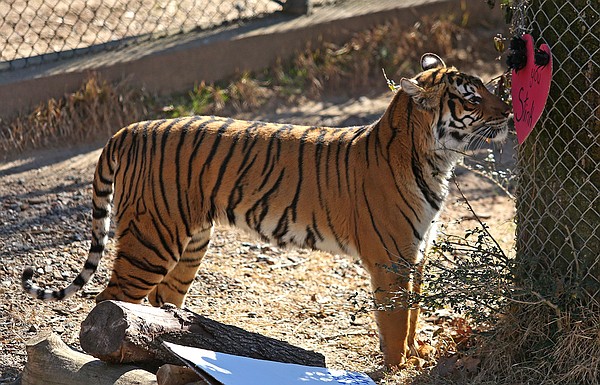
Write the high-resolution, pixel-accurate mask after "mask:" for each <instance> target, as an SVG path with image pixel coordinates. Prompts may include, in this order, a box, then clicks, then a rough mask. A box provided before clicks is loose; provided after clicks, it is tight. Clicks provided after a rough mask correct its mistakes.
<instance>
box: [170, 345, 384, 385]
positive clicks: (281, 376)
mask: <svg viewBox="0 0 600 385" xmlns="http://www.w3.org/2000/svg"><path fill="white" fill-rule="evenodd" d="M164 345H165V346H166V347H167V348H168V349H169V350H170V351H172V352H173V353H174V354H176V355H177V356H179V357H180V358H181V359H182V361H183V362H185V363H186V364H187V365H188V366H189V367H191V368H192V369H194V370H195V371H196V372H197V373H198V374H200V375H201V376H202V377H204V378H205V377H206V375H208V376H209V377H211V378H213V379H214V380H216V381H218V382H220V383H221V384H223V385H257V384H260V385H295V384H302V385H325V384H327V385H337V384H343V385H375V382H373V380H371V378H370V377H369V376H367V375H366V374H364V373H360V372H350V371H346V370H334V369H327V368H320V367H316V366H302V365H296V364H284V363H281V362H274V361H265V360H257V359H254V358H246V357H240V356H234V355H231V354H225V353H218V352H213V351H210V350H204V349H199V348H192V347H189V346H182V345H177V344H172V343H169V342H164Z"/></svg>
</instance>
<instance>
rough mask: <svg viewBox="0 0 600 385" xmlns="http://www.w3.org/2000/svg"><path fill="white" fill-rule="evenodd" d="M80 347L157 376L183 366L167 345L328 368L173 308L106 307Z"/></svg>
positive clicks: (316, 358)
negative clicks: (163, 367) (157, 372)
mask: <svg viewBox="0 0 600 385" xmlns="http://www.w3.org/2000/svg"><path fill="white" fill-rule="evenodd" d="M79 340H80V344H81V347H82V348H83V350H85V351H86V352H87V353H89V354H91V355H92V356H94V357H97V358H100V359H101V360H103V361H106V362H112V363H136V364H138V365H142V366H144V367H146V368H152V370H156V369H157V368H158V367H159V366H161V365H162V364H165V363H169V364H175V365H178V364H181V361H180V360H179V359H178V358H177V357H176V356H174V355H173V354H172V353H171V352H169V351H168V350H167V349H165V348H164V347H163V346H162V342H163V341H167V342H172V343H175V344H179V345H185V346H191V347H196V348H202V349H207V350H212V351H217V352H222V353H228V354H234V355H238V356H243V357H250V358H257V359H263V360H270V361H278V362H284V363H294V364H300V365H309V366H320V367H325V357H324V356H323V355H322V354H319V353H315V352H312V351H308V350H304V349H302V348H299V347H296V346H293V345H290V344H289V343H287V342H284V341H280V340H277V339H274V338H269V337H265V336H263V335H260V334H257V333H252V332H248V331H246V330H244V329H241V328H239V327H236V326H231V325H225V324H222V323H220V322H217V321H214V320H211V319H209V318H206V317H204V316H202V315H199V314H196V313H194V312H192V311H190V310H187V309H179V308H176V307H174V306H164V307H162V308H155V307H150V306H144V305H137V304H131V303H127V302H120V301H105V302H101V303H99V304H98V305H96V307H95V308H94V309H92V311H91V312H90V313H89V314H88V316H87V318H86V319H85V320H84V321H83V322H82V324H81V331H80V334H79Z"/></svg>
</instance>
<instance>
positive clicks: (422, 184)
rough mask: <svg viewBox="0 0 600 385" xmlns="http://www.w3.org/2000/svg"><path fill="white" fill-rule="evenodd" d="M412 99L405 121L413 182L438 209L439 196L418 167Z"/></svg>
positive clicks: (432, 205) (435, 208)
mask: <svg viewBox="0 0 600 385" xmlns="http://www.w3.org/2000/svg"><path fill="white" fill-rule="evenodd" d="M412 104H413V102H412V100H411V99H409V100H408V105H407V112H406V115H407V123H406V126H407V127H408V128H409V129H410V130H411V139H412V151H411V159H410V161H411V168H412V172H413V175H414V177H415V182H416V183H417V186H418V187H419V189H420V190H421V193H422V194H423V197H424V198H425V200H426V201H427V202H428V203H429V205H430V206H431V207H432V208H433V209H434V210H436V211H439V209H440V201H441V198H439V197H438V196H437V195H436V194H435V192H433V191H431V189H430V188H429V186H428V185H427V182H426V181H425V179H424V177H423V171H422V170H421V167H420V163H421V162H420V161H419V155H418V154H417V150H416V147H415V128H414V126H413V124H412V121H411V117H412V108H413V107H412Z"/></svg>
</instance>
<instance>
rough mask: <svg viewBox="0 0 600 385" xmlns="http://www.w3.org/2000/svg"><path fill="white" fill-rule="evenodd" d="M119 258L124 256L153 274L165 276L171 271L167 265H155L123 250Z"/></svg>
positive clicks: (129, 261)
mask: <svg viewBox="0 0 600 385" xmlns="http://www.w3.org/2000/svg"><path fill="white" fill-rule="evenodd" d="M117 258H123V259H124V260H125V261H127V262H128V263H129V264H131V265H132V266H134V267H137V268H138V269H140V270H143V271H145V272H148V273H151V274H156V275H161V276H163V277H164V276H165V275H167V273H168V272H169V271H168V270H167V269H166V268H165V267H163V266H161V265H154V264H152V263H150V262H148V261H147V260H146V259H145V258H135V257H132V256H130V255H129V254H126V253H124V252H123V251H119V253H118V255H117Z"/></svg>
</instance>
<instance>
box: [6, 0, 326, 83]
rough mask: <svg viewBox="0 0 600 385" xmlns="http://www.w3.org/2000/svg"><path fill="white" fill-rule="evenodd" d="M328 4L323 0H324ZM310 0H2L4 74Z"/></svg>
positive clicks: (293, 8)
mask: <svg viewBox="0 0 600 385" xmlns="http://www.w3.org/2000/svg"><path fill="white" fill-rule="evenodd" d="M322 1H323V0H321V2H322ZM303 4H309V3H308V0H282V1H277V0H179V1H174V0H154V1H143V0H91V1H84V0H7V1H1V2H0V71H2V70H11V69H18V68H23V67H27V66H30V65H33V64H39V63H44V62H48V61H53V60H57V59H60V58H66V57H71V56H73V55H81V54H87V53H91V52H97V51H102V50H108V49H118V48H120V47H123V45H127V44H135V43H138V42H141V41H144V40H148V39H155V38H159V37H162V36H166V35H172V34H177V33H181V32H186V31H190V30H194V29H206V28H211V27H214V26H218V25H222V24H224V23H229V22H233V21H237V20H241V19H249V18H255V17H259V16H261V15H264V14H268V13H272V12H275V11H278V10H282V9H284V10H285V9H286V8H287V9H290V10H291V11H294V12H296V11H298V10H300V11H301V10H302V5H303Z"/></svg>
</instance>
